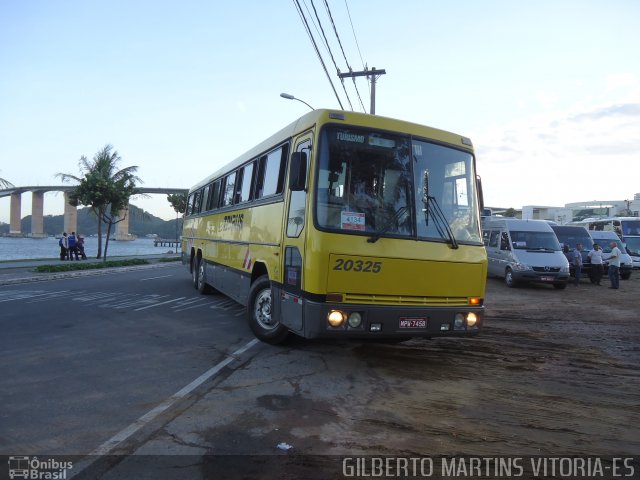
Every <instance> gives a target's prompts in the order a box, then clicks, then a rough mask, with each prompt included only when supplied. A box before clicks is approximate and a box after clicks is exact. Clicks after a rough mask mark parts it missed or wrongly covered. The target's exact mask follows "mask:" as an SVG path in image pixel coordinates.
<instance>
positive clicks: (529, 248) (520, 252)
mask: <svg viewBox="0 0 640 480" xmlns="http://www.w3.org/2000/svg"><path fill="white" fill-rule="evenodd" d="M482 237H483V241H484V245H485V248H486V249H487V257H488V259H489V268H488V274H489V275H492V276H496V277H501V278H504V281H505V283H506V284H507V286H508V287H515V286H516V285H517V284H518V283H525V282H538V283H549V284H551V285H553V286H554V287H555V288H565V287H566V286H567V282H568V281H569V262H568V261H567V258H566V257H565V256H564V254H563V253H562V250H561V248H560V243H559V242H558V239H557V238H556V235H555V233H554V232H553V230H552V229H551V226H550V225H549V223H548V222H546V221H544V220H519V219H517V218H503V217H491V218H487V219H486V220H485V221H484V224H483V226H482Z"/></svg>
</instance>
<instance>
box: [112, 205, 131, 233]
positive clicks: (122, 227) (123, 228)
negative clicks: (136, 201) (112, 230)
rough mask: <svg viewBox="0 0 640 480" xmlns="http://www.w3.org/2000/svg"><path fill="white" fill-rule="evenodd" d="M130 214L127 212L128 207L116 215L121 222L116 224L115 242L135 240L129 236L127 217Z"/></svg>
mask: <svg viewBox="0 0 640 480" xmlns="http://www.w3.org/2000/svg"><path fill="white" fill-rule="evenodd" d="M130 214H131V212H130V211H129V206H127V208H125V209H123V210H120V213H118V218H119V219H120V218H123V219H124V220H122V221H121V222H118V223H116V237H115V238H116V240H135V237H134V236H133V235H129V215H130Z"/></svg>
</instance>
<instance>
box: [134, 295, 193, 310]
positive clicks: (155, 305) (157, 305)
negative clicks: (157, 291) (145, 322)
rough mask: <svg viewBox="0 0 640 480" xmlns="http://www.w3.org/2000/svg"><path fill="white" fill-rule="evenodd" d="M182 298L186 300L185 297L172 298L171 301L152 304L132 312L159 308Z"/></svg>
mask: <svg viewBox="0 0 640 480" xmlns="http://www.w3.org/2000/svg"><path fill="white" fill-rule="evenodd" d="M183 298H186V297H178V298H174V299H173V300H167V301H166V302H160V303H154V304H153V305H147V306H146V307H140V308H136V309H135V310H134V312H139V311H140V310H146V309H147V308H153V307H159V306H160V305H166V304H167V303H171V302H177V301H178V300H182V299H183Z"/></svg>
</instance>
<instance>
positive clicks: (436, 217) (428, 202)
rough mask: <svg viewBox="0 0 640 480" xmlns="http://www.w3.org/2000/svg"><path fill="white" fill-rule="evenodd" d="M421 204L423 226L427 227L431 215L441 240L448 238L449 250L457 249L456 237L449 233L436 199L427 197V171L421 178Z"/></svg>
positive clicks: (445, 219) (447, 224)
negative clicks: (422, 206) (422, 205)
mask: <svg viewBox="0 0 640 480" xmlns="http://www.w3.org/2000/svg"><path fill="white" fill-rule="evenodd" d="M422 203H423V204H424V209H423V210H422V211H423V212H424V223H425V225H427V226H429V214H431V213H433V224H434V225H435V226H436V230H438V233H439V234H440V236H441V237H442V238H447V237H448V238H449V241H450V242H451V248H454V249H455V248H458V242H457V241H456V237H455V236H454V235H453V232H452V231H451V227H450V226H449V222H448V221H447V217H445V216H444V213H442V209H441V208H440V205H438V200H436V197H433V196H431V195H429V172H428V171H427V170H425V171H424V174H423V177H422ZM443 227H444V231H443ZM445 232H446V236H445Z"/></svg>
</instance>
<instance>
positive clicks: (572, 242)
mask: <svg viewBox="0 0 640 480" xmlns="http://www.w3.org/2000/svg"><path fill="white" fill-rule="evenodd" d="M553 230H554V232H555V233H556V237H558V240H559V241H560V243H562V244H564V245H566V246H568V247H569V248H570V249H573V248H575V247H576V245H577V244H578V243H579V244H581V245H582V250H583V251H587V252H588V251H589V250H592V249H593V240H592V239H591V237H590V236H589V233H588V232H587V231H586V230H583V229H582V228H577V229H573V228H571V229H569V228H562V227H560V228H554V229H553Z"/></svg>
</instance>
